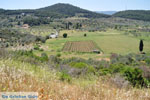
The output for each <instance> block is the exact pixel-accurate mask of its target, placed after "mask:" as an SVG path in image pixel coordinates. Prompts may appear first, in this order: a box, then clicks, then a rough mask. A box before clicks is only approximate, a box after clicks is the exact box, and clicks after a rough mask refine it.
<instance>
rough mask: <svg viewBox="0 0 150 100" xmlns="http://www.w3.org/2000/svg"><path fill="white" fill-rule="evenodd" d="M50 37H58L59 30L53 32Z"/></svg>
mask: <svg viewBox="0 0 150 100" xmlns="http://www.w3.org/2000/svg"><path fill="white" fill-rule="evenodd" d="M49 38H58V32H57V31H56V33H51V34H50V35H49Z"/></svg>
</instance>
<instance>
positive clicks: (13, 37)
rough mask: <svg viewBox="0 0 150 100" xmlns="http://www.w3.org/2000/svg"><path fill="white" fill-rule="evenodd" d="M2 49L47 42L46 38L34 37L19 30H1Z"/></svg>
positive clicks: (0, 43)
mask: <svg viewBox="0 0 150 100" xmlns="http://www.w3.org/2000/svg"><path fill="white" fill-rule="evenodd" d="M0 38H1V41H0V47H9V46H14V45H22V46H24V45H26V44H30V43H34V42H42V43H45V42H46V38H45V37H41V36H34V35H32V34H29V33H20V32H19V31H17V30H9V29H4V30H0Z"/></svg>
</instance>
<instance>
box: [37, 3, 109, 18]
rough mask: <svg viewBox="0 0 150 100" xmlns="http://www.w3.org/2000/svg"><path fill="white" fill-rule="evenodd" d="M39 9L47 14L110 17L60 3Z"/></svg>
mask: <svg viewBox="0 0 150 100" xmlns="http://www.w3.org/2000/svg"><path fill="white" fill-rule="evenodd" d="M37 11H42V12H45V14H51V13H53V14H58V15H61V16H63V17H73V16H81V17H88V18H101V17H109V16H108V15H105V14H98V13H95V12H92V11H88V10H84V9H82V8H79V7H76V6H73V5H70V4H63V3H58V4H55V5H52V6H49V7H45V8H41V9H38V10H37Z"/></svg>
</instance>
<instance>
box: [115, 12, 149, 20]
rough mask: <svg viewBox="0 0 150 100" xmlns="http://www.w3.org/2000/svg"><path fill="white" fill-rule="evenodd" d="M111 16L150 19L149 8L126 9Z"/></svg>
mask: <svg viewBox="0 0 150 100" xmlns="http://www.w3.org/2000/svg"><path fill="white" fill-rule="evenodd" d="M113 16H115V17H122V18H128V19H135V20H143V21H150V10H127V11H121V12H117V13H115V14H114V15H113Z"/></svg>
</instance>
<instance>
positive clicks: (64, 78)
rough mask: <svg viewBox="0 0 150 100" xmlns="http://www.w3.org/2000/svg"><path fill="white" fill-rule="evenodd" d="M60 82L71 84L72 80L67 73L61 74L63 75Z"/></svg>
mask: <svg viewBox="0 0 150 100" xmlns="http://www.w3.org/2000/svg"><path fill="white" fill-rule="evenodd" d="M60 80H62V81H67V82H71V80H72V78H71V76H70V75H68V74H67V73H65V72H61V74H60Z"/></svg>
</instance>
